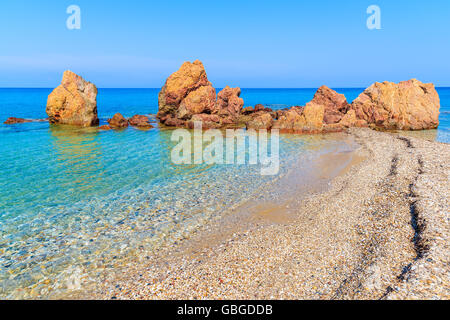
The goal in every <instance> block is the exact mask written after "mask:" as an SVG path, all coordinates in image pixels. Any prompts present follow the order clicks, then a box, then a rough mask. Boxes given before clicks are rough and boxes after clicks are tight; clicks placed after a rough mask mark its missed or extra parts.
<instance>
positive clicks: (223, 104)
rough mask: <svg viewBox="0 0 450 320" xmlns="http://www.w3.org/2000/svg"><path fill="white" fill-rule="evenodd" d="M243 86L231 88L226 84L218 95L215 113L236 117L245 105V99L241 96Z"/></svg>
mask: <svg viewBox="0 0 450 320" xmlns="http://www.w3.org/2000/svg"><path fill="white" fill-rule="evenodd" d="M240 95H241V88H239V87H236V88H230V87H229V86H226V87H225V88H223V89H222V90H221V91H220V92H219V93H218V95H217V102H216V107H215V110H214V113H216V114H218V115H220V116H222V117H231V118H232V119H236V118H237V117H238V116H239V114H240V113H241V111H242V107H243V106H244V99H242V98H239V96H240Z"/></svg>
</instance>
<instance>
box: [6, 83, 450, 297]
mask: <svg viewBox="0 0 450 320" xmlns="http://www.w3.org/2000/svg"><path fill="white" fill-rule="evenodd" d="M362 90H363V89H341V90H339V89H338V92H341V93H344V94H345V95H346V97H347V99H348V100H349V101H351V100H353V99H354V98H355V97H356V96H357V95H358V94H359V93H360V92H361V91H362ZM158 91H159V90H157V89H100V90H99V95H98V109H99V117H100V120H101V122H102V123H103V122H105V121H106V119H107V118H109V117H111V116H112V115H113V114H114V113H116V112H121V113H123V114H124V115H125V116H127V117H129V116H132V115H134V114H154V113H156V111H157V103H158V102H157V94H158ZM50 92H51V89H0V121H1V122H2V123H3V121H4V120H5V119H6V118H7V117H9V116H16V117H24V118H44V117H46V115H45V104H46V99H47V95H48V94H49V93H50ZM314 92H315V90H314V89H243V92H242V97H243V98H244V101H245V104H246V105H255V104H257V103H263V104H266V105H268V106H270V107H271V108H273V109H279V108H284V107H288V106H291V105H302V104H305V103H306V102H308V101H309V100H310V99H312V97H313V95H314ZM438 92H439V94H440V97H441V106H442V109H441V119H440V120H441V126H440V128H439V129H438V130H432V133H431V134H432V135H433V136H436V139H437V140H440V141H444V142H449V141H450V139H449V128H450V114H449V111H450V108H448V107H449V106H450V103H449V102H450V89H438ZM170 134H171V131H165V130H159V129H158V128H155V129H151V130H147V131H144V130H138V129H134V128H128V129H125V130H122V131H104V132H98V131H97V130H96V129H92V128H88V129H78V128H68V127H58V126H50V125H49V124H48V123H25V124H18V125H3V124H1V125H0V141H1V143H0V152H1V155H2V158H1V159H0V168H1V175H0V297H9V298H15V297H35V296H37V295H40V296H44V297H45V296H50V295H51V294H53V293H54V292H58V293H61V292H64V291H67V290H71V289H78V288H79V285H80V279H84V278H90V279H92V280H93V281H94V282H95V281H96V277H98V276H99V275H100V273H101V272H108V270H111V269H114V268H116V267H117V266H121V265H124V264H125V263H126V262H127V260H128V258H129V257H130V256H136V255H140V256H143V257H145V256H146V255H147V254H150V253H151V252H152V251H153V250H155V248H157V247H158V246H160V245H163V244H166V243H170V242H171V241H175V240H177V239H180V238H183V237H187V236H189V234H190V232H192V231H193V230H194V229H195V228H197V227H198V226H200V225H202V224H204V223H205V221H208V220H209V219H210V218H211V217H213V216H214V215H217V214H220V213H222V212H223V211H224V210H226V209H227V208H230V207H232V206H234V205H237V204H239V203H242V202H244V201H246V199H250V198H252V197H253V196H254V195H255V194H258V192H259V191H260V190H262V189H264V188H266V189H267V188H270V185H271V184H272V183H273V182H274V180H276V179H278V178H279V177H280V176H283V175H285V174H287V172H288V171H289V169H290V168H292V164H293V163H298V162H299V160H300V162H302V161H303V162H304V163H305V166H304V168H305V170H306V168H307V167H308V165H307V163H308V161H312V159H314V158H315V157H317V156H318V155H320V154H321V153H323V152H325V151H326V150H327V149H328V148H332V147H333V145H335V144H336V143H339V142H337V141H336V140H333V138H331V136H330V135H328V136H322V135H317V136H301V135H283V136H281V141H280V161H281V163H280V174H279V175H278V176H276V177H271V176H261V175H260V171H259V170H260V168H259V167H258V166H248V165H245V166H238V165H233V166H207V165H192V166H175V165H173V164H172V163H171V161H170V157H169V156H170V150H171V148H172V147H173V145H174V144H173V143H172V142H171V141H170Z"/></svg>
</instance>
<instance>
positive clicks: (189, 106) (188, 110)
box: [177, 86, 216, 120]
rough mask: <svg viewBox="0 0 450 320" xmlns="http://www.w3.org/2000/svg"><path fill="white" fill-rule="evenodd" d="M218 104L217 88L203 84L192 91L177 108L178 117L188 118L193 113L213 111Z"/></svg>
mask: <svg viewBox="0 0 450 320" xmlns="http://www.w3.org/2000/svg"><path fill="white" fill-rule="evenodd" d="M215 104H216V90H215V89H214V88H213V87H212V86H203V87H200V88H198V89H196V90H194V91H191V92H190V93H189V94H188V95H187V96H186V98H184V99H183V100H182V101H181V103H180V106H179V108H178V110H177V118H179V119H183V120H188V119H190V118H191V117H192V116H193V115H195V114H199V113H204V112H209V113H211V112H213V110H214V107H215Z"/></svg>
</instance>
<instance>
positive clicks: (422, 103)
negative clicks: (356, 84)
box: [351, 79, 440, 130]
mask: <svg viewBox="0 0 450 320" xmlns="http://www.w3.org/2000/svg"><path fill="white" fill-rule="evenodd" d="M439 108H440V102H439V96H438V94H437V92H436V89H435V88H434V85H433V84H432V83H422V82H420V81H418V80H416V79H411V80H408V81H402V82H399V83H398V84H396V83H393V82H388V81H385V82H382V83H380V82H375V83H374V84H372V85H371V86H370V87H368V88H367V89H366V90H364V92H363V93H361V94H360V95H359V96H358V98H356V99H355V100H354V101H353V102H352V104H351V109H353V110H355V112H356V117H357V118H358V119H361V120H365V121H366V122H367V123H368V124H369V125H370V126H372V127H377V128H380V129H400V130H421V129H433V128H436V127H437V126H438V125H439Z"/></svg>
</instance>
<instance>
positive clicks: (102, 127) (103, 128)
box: [98, 124, 112, 131]
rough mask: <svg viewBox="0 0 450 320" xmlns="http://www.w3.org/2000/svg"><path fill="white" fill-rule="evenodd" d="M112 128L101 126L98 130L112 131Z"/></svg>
mask: <svg viewBox="0 0 450 320" xmlns="http://www.w3.org/2000/svg"><path fill="white" fill-rule="evenodd" d="M111 129H112V128H111V127H110V126H108V125H106V124H105V125H103V126H100V127H98V130H105V131H106V130H111Z"/></svg>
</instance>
